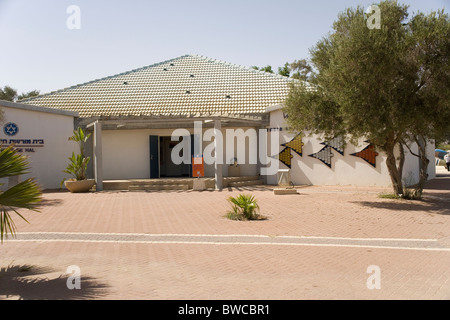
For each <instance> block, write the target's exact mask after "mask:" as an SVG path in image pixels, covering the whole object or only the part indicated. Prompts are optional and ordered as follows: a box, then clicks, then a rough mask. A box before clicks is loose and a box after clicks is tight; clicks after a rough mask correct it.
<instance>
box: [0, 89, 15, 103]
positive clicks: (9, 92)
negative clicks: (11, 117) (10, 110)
mask: <svg viewBox="0 0 450 320" xmlns="http://www.w3.org/2000/svg"><path fill="white" fill-rule="evenodd" d="M0 100H6V101H16V100H17V90H16V89H14V88H11V87H10V86H4V87H3V88H0Z"/></svg>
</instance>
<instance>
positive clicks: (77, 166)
mask: <svg viewBox="0 0 450 320" xmlns="http://www.w3.org/2000/svg"><path fill="white" fill-rule="evenodd" d="M90 160H91V158H90V157H84V156H82V155H81V154H77V155H75V153H74V152H72V156H71V157H70V158H69V161H70V162H69V165H68V166H67V167H66V170H64V171H63V172H65V173H68V174H70V175H72V176H73V177H74V178H75V179H76V180H78V181H79V180H86V170H87V165H88V163H89V161H90ZM64 180H65V179H64ZM64 180H63V182H64Z"/></svg>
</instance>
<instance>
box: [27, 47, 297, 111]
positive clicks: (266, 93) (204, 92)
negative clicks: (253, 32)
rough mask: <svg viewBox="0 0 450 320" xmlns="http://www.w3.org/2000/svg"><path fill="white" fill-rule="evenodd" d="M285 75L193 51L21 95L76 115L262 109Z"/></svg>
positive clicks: (283, 88) (278, 97) (284, 88)
mask: <svg viewBox="0 0 450 320" xmlns="http://www.w3.org/2000/svg"><path fill="white" fill-rule="evenodd" d="M291 81H293V80H292V79H290V78H287V77H283V76H280V75H275V74H271V73H266V72H262V71H257V70H254V69H251V68H247V67H242V66H239V65H234V64H230V63H227V62H223V61H218V60H214V59H210V58H207V57H202V56H197V55H186V56H182V57H179V58H175V59H172V60H168V61H164V62H161V63H157V64H154V65H151V66H147V67H143V68H140V69H136V70H132V71H129V72H125V73H121V74H117V75H114V76H110V77H107V78H103V79H98V80H94V81H91V82H87V83H84V84H80V85H76V86H73V87H70V88H66V89H63V90H59V91H55V92H51V93H48V94H44V95H41V96H37V97H34V98H30V99H25V100H22V101H20V102H21V103H25V104H33V105H37V106H43V107H51V108H57V109H63V110H70V111H76V112H78V113H79V115H80V117H96V116H127V115H133V116H139V115H145V116H150V115H169V114H170V115H177V114H179V115H187V114H197V113H202V114H223V113H229V114H261V113H264V112H265V108H266V107H268V106H271V105H275V104H279V103H282V102H283V100H284V99H285V97H286V95H287V93H288V91H289V85H288V84H289V82H291Z"/></svg>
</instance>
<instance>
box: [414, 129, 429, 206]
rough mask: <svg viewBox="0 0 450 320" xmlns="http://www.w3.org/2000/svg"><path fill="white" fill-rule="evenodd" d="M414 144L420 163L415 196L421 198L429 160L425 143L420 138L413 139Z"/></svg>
mask: <svg viewBox="0 0 450 320" xmlns="http://www.w3.org/2000/svg"><path fill="white" fill-rule="evenodd" d="M414 140H415V142H416V144H417V146H418V148H419V155H418V156H419V159H420V160H419V161H420V171H419V183H418V184H417V187H416V195H417V196H418V197H419V198H421V197H422V193H423V189H424V187H425V183H426V182H427V181H428V164H429V163H430V160H429V159H428V158H427V152H426V148H427V141H426V139H424V138H423V137H422V136H419V137H415V139H414Z"/></svg>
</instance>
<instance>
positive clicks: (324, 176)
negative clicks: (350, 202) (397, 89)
mask: <svg viewBox="0 0 450 320" xmlns="http://www.w3.org/2000/svg"><path fill="white" fill-rule="evenodd" d="M279 127H282V128H283V130H282V131H280V147H279V151H281V150H283V149H284V147H283V146H281V145H282V144H283V143H286V142H288V141H290V140H291V139H293V138H294V137H295V134H293V133H289V132H288V131H286V130H285V128H286V124H285V120H284V116H283V112H282V110H280V109H278V110H274V111H272V112H271V113H270V126H269V128H279ZM323 141H324V139H323V138H321V137H319V136H316V135H313V136H310V137H308V136H305V137H303V143H304V146H303V153H302V156H299V155H298V154H297V153H295V152H291V154H292V155H293V158H292V164H291V170H290V174H291V180H292V182H293V183H294V184H296V185H305V184H306V185H355V186H383V187H388V186H391V185H392V183H391V179H390V177H389V172H388V169H387V166H386V155H385V154H383V153H382V152H380V151H377V152H378V154H379V155H378V156H377V157H376V166H375V167H373V166H372V165H370V164H369V163H367V162H366V161H364V160H363V159H361V158H359V157H355V156H352V155H351V154H352V153H356V152H359V151H361V150H363V149H364V148H365V147H366V146H367V145H368V143H366V142H365V141H364V139H361V140H360V141H358V145H357V146H355V145H352V144H350V143H347V144H346V146H345V150H344V155H341V154H340V153H338V152H336V151H334V150H332V153H333V157H332V159H331V164H332V165H331V168H329V167H328V166H327V165H325V164H323V163H322V162H321V161H320V160H318V159H315V158H313V157H310V156H309V155H310V154H313V153H315V152H318V151H319V150H321V149H322V148H323V147H324V145H322V144H321V143H322V142H323ZM413 149H415V150H417V146H415V148H414V147H413ZM413 151H414V150H413ZM427 151H428V152H427V153H428V154H429V156H428V157H429V158H430V159H431V164H430V165H429V178H430V179H432V178H434V177H435V170H434V169H435V168H434V166H433V159H434V143H429V145H428V147H427ZM274 155H275V154H272V156H274ZM283 168H284V169H286V168H287V167H286V166H285V165H284V164H282V163H280V169H283ZM418 171H419V160H418V158H417V157H414V156H412V155H410V154H409V152H407V153H406V161H405V166H404V171H403V172H404V180H405V181H406V180H407V181H409V182H411V183H417V181H418ZM267 182H268V183H269V184H276V183H277V176H275V175H273V176H269V177H268V179H267Z"/></svg>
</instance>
